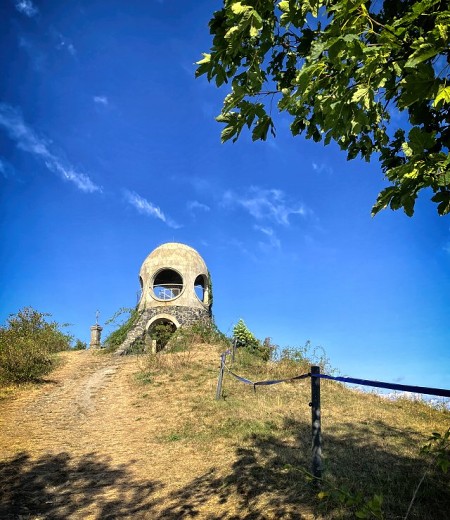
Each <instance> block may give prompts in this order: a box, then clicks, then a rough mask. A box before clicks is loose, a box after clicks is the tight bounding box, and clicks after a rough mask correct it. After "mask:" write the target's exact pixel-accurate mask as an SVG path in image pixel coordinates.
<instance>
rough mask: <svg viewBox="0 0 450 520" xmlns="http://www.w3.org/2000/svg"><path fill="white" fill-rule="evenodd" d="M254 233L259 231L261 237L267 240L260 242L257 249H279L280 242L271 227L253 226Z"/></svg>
mask: <svg viewBox="0 0 450 520" xmlns="http://www.w3.org/2000/svg"><path fill="white" fill-rule="evenodd" d="M253 228H254V229H255V230H256V231H260V232H261V233H262V234H263V235H265V236H266V238H267V240H266V241H265V242H262V241H260V242H259V243H258V244H259V247H260V248H261V249H263V250H266V251H267V250H269V249H280V248H281V242H280V240H279V238H278V237H277V235H276V233H275V231H274V230H273V229H272V228H271V227H262V226H257V225H255V226H253Z"/></svg>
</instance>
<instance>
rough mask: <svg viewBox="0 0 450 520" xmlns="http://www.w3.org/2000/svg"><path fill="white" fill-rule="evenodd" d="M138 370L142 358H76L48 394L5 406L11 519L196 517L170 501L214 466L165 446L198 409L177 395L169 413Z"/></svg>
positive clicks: (2, 431)
mask: <svg viewBox="0 0 450 520" xmlns="http://www.w3.org/2000/svg"><path fill="white" fill-rule="evenodd" d="M138 371H139V360H138V359H137V358H136V357H133V356H125V357H112V356H104V355H98V354H95V353H91V352H89V351H81V352H71V353H67V354H64V355H63V365H62V366H61V367H60V368H59V369H57V370H56V371H55V372H53V373H52V374H51V376H50V377H49V381H48V382H46V383H45V384H44V385H42V386H41V387H38V388H34V389H32V390H26V391H24V392H21V393H20V394H19V395H18V397H17V398H16V399H13V400H6V401H3V402H2V403H0V413H1V418H0V496H1V502H0V518H1V519H19V518H21V519H31V518H34V519H68V518H73V519H86V518H99V519H100V518H101V519H103V518H181V517H183V516H186V517H188V516H190V515H189V514H188V513H187V512H186V511H183V504H180V503H179V500H178V499H177V500H178V502H177V503H174V504H173V506H171V505H170V504H171V500H170V497H171V496H173V494H174V492H175V490H177V489H180V487H182V486H184V485H187V484H188V482H192V478H193V477H195V476H196V475H198V476H199V478H201V476H202V475H204V474H207V473H208V471H209V470H210V468H209V463H208V460H205V459H207V458H205V457H203V460H202V459H198V457H197V458H196V460H195V463H194V459H193V458H192V457H190V455H192V446H189V445H186V444H183V443H178V444H176V445H173V444H172V445H171V444H170V443H168V444H167V443H166V444H164V443H161V442H160V434H161V431H162V430H164V431H170V424H171V421H172V422H173V424H176V420H177V418H178V417H179V416H180V415H183V414H185V413H190V409H188V408H186V406H185V405H184V404H183V403H182V402H180V400H179V398H177V392H176V388H175V387H169V390H166V389H165V395H164V405H163V407H161V403H158V393H157V392H158V387H157V386H156V385H149V387H148V389H147V387H142V386H140V385H138V384H137V383H136V378H135V374H136V372H138ZM170 388H172V389H170ZM144 392H145V393H144ZM162 424H164V427H162ZM208 500H210V497H209V498H208ZM172 502H173V501H172ZM185 502H186V500H185ZM219 509H220V508H219ZM205 517H207V516H205ZM200 518H201V516H200Z"/></svg>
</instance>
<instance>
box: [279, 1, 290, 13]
mask: <svg viewBox="0 0 450 520" xmlns="http://www.w3.org/2000/svg"><path fill="white" fill-rule="evenodd" d="M278 9H279V10H280V11H283V13H288V12H289V2H288V1H286V0H283V1H282V2H280V3H279V4H278Z"/></svg>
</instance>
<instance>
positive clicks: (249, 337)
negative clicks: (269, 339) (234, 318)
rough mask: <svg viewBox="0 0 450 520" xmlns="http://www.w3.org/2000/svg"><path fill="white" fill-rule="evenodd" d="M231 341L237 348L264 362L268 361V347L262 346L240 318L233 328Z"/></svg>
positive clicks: (269, 351)
mask: <svg viewBox="0 0 450 520" xmlns="http://www.w3.org/2000/svg"><path fill="white" fill-rule="evenodd" d="M233 339H234V341H235V342H236V347H237V348H245V349H247V350H248V351H249V352H250V353H251V354H254V355H255V356H258V357H260V358H261V359H263V360H264V361H268V360H269V359H270V354H271V349H270V345H267V344H262V343H261V341H259V339H257V338H256V336H254V334H253V333H252V332H251V331H250V330H249V329H248V328H247V325H246V324H245V323H244V320H243V319H242V318H241V319H240V320H239V321H238V322H237V323H236V325H235V326H234V327H233Z"/></svg>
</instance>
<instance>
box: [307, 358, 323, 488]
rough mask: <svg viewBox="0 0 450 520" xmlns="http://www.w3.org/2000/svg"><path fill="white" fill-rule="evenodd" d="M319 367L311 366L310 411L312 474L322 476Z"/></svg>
mask: <svg viewBox="0 0 450 520" xmlns="http://www.w3.org/2000/svg"><path fill="white" fill-rule="evenodd" d="M315 374H320V367H318V366H312V367H311V403H310V406H311V412H312V417H311V418H312V474H313V475H314V477H316V478H317V479H320V478H322V432H321V422H320V378H319V377H314V375H315Z"/></svg>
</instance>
